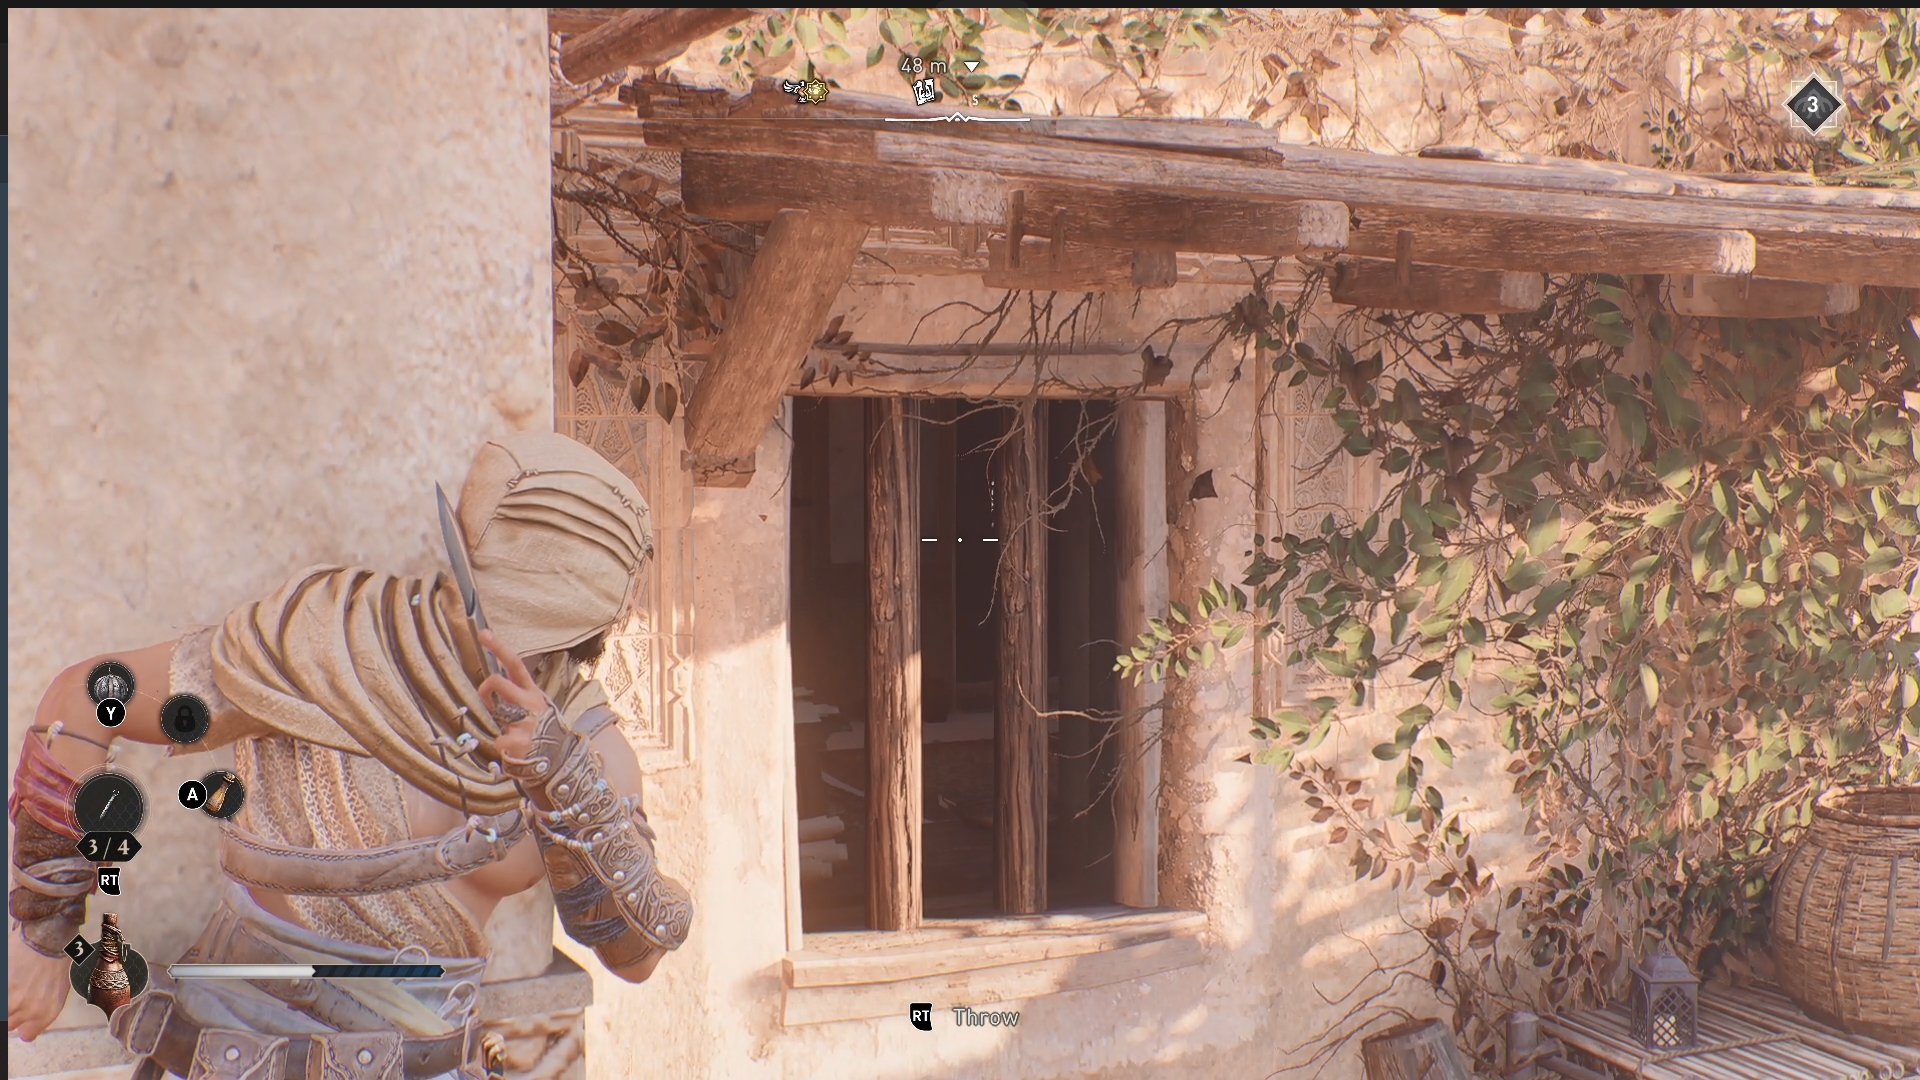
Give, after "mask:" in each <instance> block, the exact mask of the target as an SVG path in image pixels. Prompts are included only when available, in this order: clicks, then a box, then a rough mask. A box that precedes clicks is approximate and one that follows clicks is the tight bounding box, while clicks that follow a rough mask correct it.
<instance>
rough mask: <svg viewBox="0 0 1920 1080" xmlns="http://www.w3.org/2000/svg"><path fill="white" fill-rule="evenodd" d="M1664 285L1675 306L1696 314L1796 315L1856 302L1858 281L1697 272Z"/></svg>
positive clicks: (1839, 311) (1841, 310)
mask: <svg viewBox="0 0 1920 1080" xmlns="http://www.w3.org/2000/svg"><path fill="white" fill-rule="evenodd" d="M1663 287H1664V291H1665V293H1666V299H1667V302H1668V303H1669V304H1671V305H1672V306H1673V310H1674V311H1675V312H1677V313H1679V314H1681V315H1692V316H1697V317H1708V318H1712V317H1718V318H1726V319H1800V318H1807V317H1810V316H1820V315H1845V314H1846V313H1848V312H1850V311H1854V310H1857V309H1858V308H1859V307H1860V287H1859V286H1858V285H1827V284H1823V283H1821V282H1814V281H1779V280H1776V279H1773V278H1753V277H1716V276H1713V275H1709V274H1701V275H1687V276H1683V277H1680V278H1679V279H1678V280H1671V279H1670V280H1668V281H1667V282H1665V283H1664V286H1663Z"/></svg>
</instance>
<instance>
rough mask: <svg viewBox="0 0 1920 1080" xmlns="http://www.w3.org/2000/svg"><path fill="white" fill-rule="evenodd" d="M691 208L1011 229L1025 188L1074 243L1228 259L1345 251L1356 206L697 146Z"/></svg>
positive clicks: (687, 167)
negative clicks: (1061, 216) (1014, 201)
mask: <svg viewBox="0 0 1920 1080" xmlns="http://www.w3.org/2000/svg"><path fill="white" fill-rule="evenodd" d="M680 174H681V184H682V186H681V192H682V198H683V199H684V200H685V205H686V208H687V210H688V211H689V212H691V213H694V214H697V215H700V216H701V217H709V218H717V219H722V220H727V221H766V220H768V219H769V218H771V217H772V215H773V214H775V213H778V212H779V211H780V210H781V209H783V208H786V207H790V206H799V205H804V206H818V207H821V208H826V209H831V210H833V211H834V212H836V213H842V214H845V215H847V216H849V217H854V218H859V219H860V220H863V221H867V222H870V223H873V224H882V223H885V224H890V225H910V226H914V227H916V228H939V227H942V226H945V225H983V226H988V227H991V228H996V229H998V228H1004V227H1005V225H1006V223H1007V220H1008V209H1009V204H1010V201H1011V200H1010V199H1009V193H1010V192H1011V191H1013V190H1020V191H1023V192H1024V196H1023V199H1022V204H1023V205H1022V211H1023V217H1038V218H1043V219H1046V220H1051V217H1052V214H1053V212H1054V211H1056V210H1077V212H1075V213H1073V214H1072V215H1071V216H1070V217H1069V218H1068V220H1067V223H1066V239H1067V242H1068V243H1069V244H1086V245H1091V246H1094V247H1106V248H1122V249H1145V250H1157V251H1195V252H1215V253H1219V254H1227V255H1298V254H1303V253H1305V254H1315V253H1325V252H1332V251H1339V250H1340V249H1341V247H1342V246H1343V245H1344V244H1345V242H1346V233H1347V209H1346V207H1345V206H1342V205H1341V204H1340V203H1337V202H1326V201H1324V200H1279V199H1269V200H1251V199H1247V198H1243V197H1238V196H1233V197H1215V196H1212V195H1209V194H1206V193H1204V192H1174V191H1156V190H1151V189H1146V188H1139V187H1134V186H1121V185H1118V184H1114V183H1113V182H1111V181H1108V182H1105V183H1102V184H1100V185H1099V186H1098V187H1092V186H1088V187H1078V186H1074V185H1062V184H1034V183H1026V182H1020V183H1018V184H1015V183H1014V182H1012V181H1009V180H1008V179H1007V178H1005V177H1001V176H996V175H994V174H992V173H985V172H979V171H975V170H967V169H922V168H912V167H903V166H892V165H867V164H862V163H859V162H845V161H832V160H824V159H821V158H814V157H786V156H780V157H773V156H763V155H758V154H738V153H730V152H723V151H713V150H688V151H685V152H684V153H683V154H682V155H681V159H680Z"/></svg>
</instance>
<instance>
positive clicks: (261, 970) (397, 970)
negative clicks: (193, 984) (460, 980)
mask: <svg viewBox="0 0 1920 1080" xmlns="http://www.w3.org/2000/svg"><path fill="white" fill-rule="evenodd" d="M167 974H168V975H171V976H173V977H174V978H176V979H438V978H441V977H442V976H444V975H445V974H446V969H444V968H442V967H441V966H440V965H439V964H174V965H171V966H170V967H168V968H167Z"/></svg>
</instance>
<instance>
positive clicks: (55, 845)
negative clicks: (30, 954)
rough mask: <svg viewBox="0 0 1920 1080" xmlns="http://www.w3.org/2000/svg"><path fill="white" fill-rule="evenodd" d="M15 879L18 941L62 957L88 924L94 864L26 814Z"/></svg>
mask: <svg viewBox="0 0 1920 1080" xmlns="http://www.w3.org/2000/svg"><path fill="white" fill-rule="evenodd" d="M33 741H34V740H33V739H32V738H31V737H29V738H28V739H27V742H28V743H32V742H33ZM12 874H13V880H14V887H13V889H12V891H10V892H9V893H8V894H7V911H8V913H9V914H11V915H12V916H13V917H14V918H16V919H19V920H20V939H21V940H22V941H24V942H26V943H27V945H28V946H29V947H31V948H32V949H33V951H35V952H37V953H39V954H41V955H42V956H60V955H62V950H63V948H64V946H65V945H66V943H67V940H68V939H69V938H71V937H73V935H74V934H76V933H78V932H79V931H80V926H81V924H82V923H84V922H86V919H87V896H88V894H90V893H92V892H93V890H94V888H95V887H96V886H97V885H98V881H99V878H98V877H97V876H96V875H95V874H94V870H93V864H92V863H91V862H88V861H87V860H85V859H82V858H80V856H79V853H78V852H76V851H75V850H74V847H73V840H72V838H70V837H68V836H65V835H63V834H62V833H60V832H58V831H57V830H54V829H52V828H49V827H48V826H47V824H46V823H45V822H43V821H41V820H40V819H39V817H37V816H36V815H34V814H31V813H27V814H21V815H20V817H19V819H18V820H17V821H16V822H15V823H14V829H13V867H12Z"/></svg>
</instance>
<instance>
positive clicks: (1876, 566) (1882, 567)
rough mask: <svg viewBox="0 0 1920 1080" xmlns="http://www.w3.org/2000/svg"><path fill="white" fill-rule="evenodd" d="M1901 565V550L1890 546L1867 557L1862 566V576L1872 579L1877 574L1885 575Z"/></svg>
mask: <svg viewBox="0 0 1920 1080" xmlns="http://www.w3.org/2000/svg"><path fill="white" fill-rule="evenodd" d="M1899 565H1900V549H1899V548H1896V547H1894V546H1892V545H1891V544H1889V545H1887V546H1886V547H1883V548H1879V549H1877V550H1875V551H1874V552H1873V553H1872V554H1870V555H1868V556H1867V558H1866V561H1865V562H1863V563H1861V564H1860V574H1861V576H1862V577H1872V576H1873V575H1875V574H1884V573H1886V572H1887V571H1889V570H1891V569H1893V568H1894V567H1896V566H1899Z"/></svg>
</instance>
